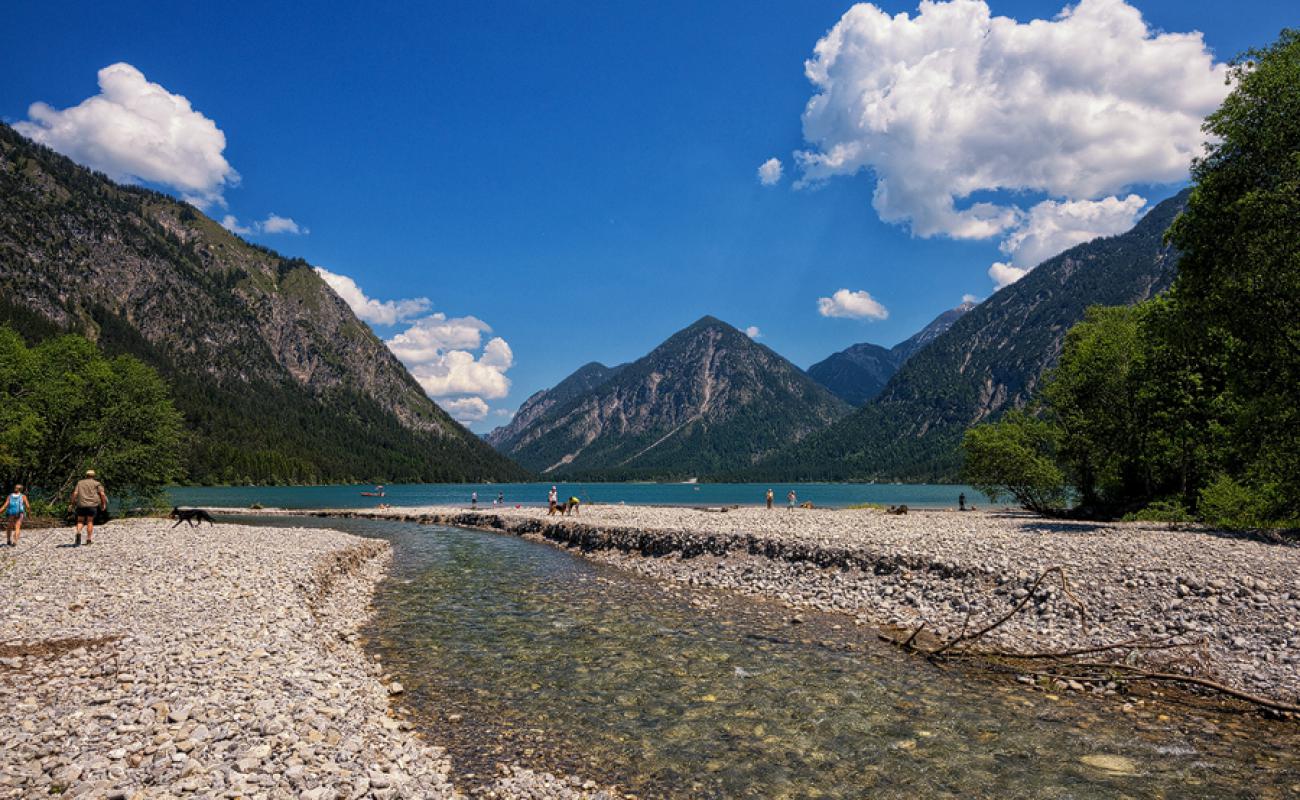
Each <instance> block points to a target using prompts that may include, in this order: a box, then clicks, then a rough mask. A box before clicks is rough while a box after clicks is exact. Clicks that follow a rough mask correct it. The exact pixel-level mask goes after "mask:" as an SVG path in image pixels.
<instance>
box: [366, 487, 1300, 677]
mask: <svg viewBox="0 0 1300 800" xmlns="http://www.w3.org/2000/svg"><path fill="white" fill-rule="evenodd" d="M379 513H381V514H388V515H392V516H399V517H409V518H412V519H424V520H426V521H435V520H436V521H441V522H445V523H452V524H461V525H469V526H476V527H485V528H500V529H508V530H510V531H512V532H515V533H520V534H526V535H533V536H539V537H545V538H547V539H549V540H552V541H554V542H558V543H562V544H565V545H570V546H576V547H580V548H582V549H584V550H586V551H587V552H588V554H589V555H591V556H592V557H595V558H598V559H601V560H604V561H608V562H613V563H617V564H619V565H620V566H623V567H626V568H628V569H633V570H636V571H638V572H642V573H645V574H649V575H653V576H657V577H661V578H666V579H670V580H674V581H679V582H684V583H687V584H693V585H706V586H715V587H722V588H728V589H733V590H738V591H743V592H750V593H755V594H762V595H766V596H771V597H776V598H778V599H780V600H782V601H785V602H786V603H788V604H790V605H791V606H794V607H815V608H819V609H823V610H832V609H834V610H841V611H846V612H849V613H852V614H855V615H856V616H857V617H858V618H859V619H860V620H861V621H863V622H868V623H872V624H880V625H895V626H903V627H908V628H911V627H914V626H916V625H918V624H920V622H921V621H925V622H926V623H927V625H928V626H929V627H928V630H935V631H938V632H939V633H940V634H951V633H953V632H955V631H957V630H959V629H960V628H961V626H962V624H963V623H964V622H965V621H966V619H967V615H968V613H969V615H970V625H971V626H972V627H974V626H978V625H979V624H980V623H981V622H985V621H990V620H992V619H995V618H996V617H998V616H1000V615H1002V614H1003V613H1005V612H1006V611H1007V610H1009V609H1010V608H1011V607H1012V606H1013V605H1014V604H1015V603H1016V602H1018V601H1019V600H1020V599H1021V598H1023V597H1025V596H1026V595H1027V594H1028V592H1029V589H1030V585H1031V583H1032V582H1033V580H1034V578H1036V577H1037V576H1038V575H1039V574H1040V573H1042V572H1043V571H1044V570H1046V569H1047V568H1049V567H1052V566H1061V567H1063V568H1064V569H1065V571H1066V574H1067V575H1068V577H1069V579H1070V585H1071V588H1072V589H1073V593H1074V594H1075V596H1076V597H1077V598H1078V599H1079V600H1080V601H1081V602H1082V603H1083V605H1084V606H1085V608H1086V614H1085V615H1084V616H1083V617H1081V616H1080V614H1079V613H1078V612H1077V610H1076V607H1075V606H1074V604H1073V603H1072V602H1071V601H1070V600H1069V599H1068V598H1066V597H1064V596H1063V595H1062V593H1061V591H1060V590H1059V588H1058V587H1057V586H1053V585H1047V586H1045V587H1043V588H1040V590H1039V592H1038V593H1036V595H1035V596H1034V598H1033V599H1032V602H1031V604H1030V606H1029V607H1028V609H1027V612H1028V613H1022V614H1020V615H1018V616H1017V617H1015V618H1014V619H1013V620H1012V621H1011V622H1010V623H1009V624H1007V625H1006V626H1004V627H1003V628H1001V629H999V630H998V631H997V633H996V635H995V638H996V641H997V643H998V644H1000V645H1002V646H1005V647H1010V648H1017V649H1020V650H1022V651H1043V650H1059V649H1067V648H1073V647H1084V646H1094V645H1100V644H1108V643H1114V642H1119V641H1124V640H1128V639H1133V638H1137V637H1141V638H1150V639H1165V638H1169V637H1172V638H1173V640H1174V641H1187V642H1202V641H1203V643H1201V644H1198V645H1197V646H1196V647H1194V648H1191V649H1189V650H1186V651H1183V652H1182V654H1181V655H1180V656H1179V657H1178V659H1177V661H1176V663H1170V662H1169V661H1168V660H1167V659H1166V660H1164V661H1160V662H1159V664H1160V666H1162V667H1169V668H1174V669H1179V670H1191V671H1194V672H1195V673H1196V674H1199V675H1201V676H1204V677H1210V678H1213V679H1217V680H1221V681H1223V682H1225V683H1227V684H1229V685H1232V686H1235V687H1238V688H1241V689H1244V690H1247V691H1252V692H1257V693H1261V694H1264V695H1266V696H1269V697H1271V698H1274V699H1277V700H1281V701H1283V702H1291V703H1295V702H1297V700H1300V627H1298V625H1300V548H1298V547H1294V546H1283V545H1271V544H1264V543H1261V542H1257V541H1252V540H1248V539H1243V538H1240V537H1233V536H1228V535H1222V534H1217V533H1214V532H1207V531H1172V530H1166V529H1163V528H1162V527H1160V526H1151V525H1138V524H1128V523H1123V524H1101V525H1098V524H1084V523H1069V522H1058V521H1049V520H1043V519H1039V518H1035V517H1031V516H1026V515H1017V514H998V513H984V512H976V513H964V514H963V513H956V512H943V511H921V512H913V513H911V514H908V515H906V516H893V515H887V514H884V513H882V512H879V511H874V510H804V509H800V510H796V511H787V510H785V509H777V510H773V511H767V510H765V509H760V508H741V509H738V510H732V511H729V512H727V513H716V512H705V511H700V510H694V509H683V508H661V507H646V506H641V507H636V506H595V507H587V508H583V509H582V512H581V514H582V515H581V516H580V517H567V518H561V517H547V516H546V513H545V510H544V509H503V510H499V511H492V510H486V511H484V510H481V511H478V512H469V511H466V510H464V509H457V508H446V507H429V508H418V509H411V508H403V509H392V510H391V511H388V512H379ZM1153 658H1154V657H1153ZM1153 663H1156V662H1153Z"/></svg>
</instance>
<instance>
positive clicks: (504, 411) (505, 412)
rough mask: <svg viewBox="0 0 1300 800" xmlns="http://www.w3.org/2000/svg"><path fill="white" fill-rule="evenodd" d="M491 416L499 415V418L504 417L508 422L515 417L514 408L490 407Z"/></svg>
mask: <svg viewBox="0 0 1300 800" xmlns="http://www.w3.org/2000/svg"><path fill="white" fill-rule="evenodd" d="M492 416H494V417H500V418H501V419H504V420H506V421H507V422H509V421H510V420H512V419H514V418H515V412H514V409H510V408H494V409H492Z"/></svg>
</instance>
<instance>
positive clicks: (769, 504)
mask: <svg viewBox="0 0 1300 800" xmlns="http://www.w3.org/2000/svg"><path fill="white" fill-rule="evenodd" d="M767 510H768V511H771V510H772V490H771V489H768V490H767Z"/></svg>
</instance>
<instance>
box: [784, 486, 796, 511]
mask: <svg viewBox="0 0 1300 800" xmlns="http://www.w3.org/2000/svg"><path fill="white" fill-rule="evenodd" d="M785 499H786V502H788V503H789V504H790V506H789V508H790V510H791V511H794V505H795V503H796V502H798V498H797V497H795V496H794V489H791V490H790V493H789V494H787V495H786V496H785Z"/></svg>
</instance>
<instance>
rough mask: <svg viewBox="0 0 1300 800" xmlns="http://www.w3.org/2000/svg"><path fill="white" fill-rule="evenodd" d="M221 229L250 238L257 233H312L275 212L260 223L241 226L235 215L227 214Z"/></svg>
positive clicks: (223, 218)
mask: <svg viewBox="0 0 1300 800" xmlns="http://www.w3.org/2000/svg"><path fill="white" fill-rule="evenodd" d="M221 227H223V228H225V229H226V230H228V231H230V232H231V233H237V234H239V235H240V236H249V235H251V234H256V233H292V234H300V233H311V231H309V230H308V229H306V228H304V227H302V226H300V225H299V224H298V223H297V222H294V221H293V219H292V218H290V217H282V216H280V215H279V214H276V213H275V212H271V214H270V216H268V217H267V218H266V219H264V220H261V221H260V222H250V223H249V224H247V225H242V224H240V222H239V219H238V218H237V217H236V216H235V215H234V214H227V215H225V216H224V217H222V218H221Z"/></svg>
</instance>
